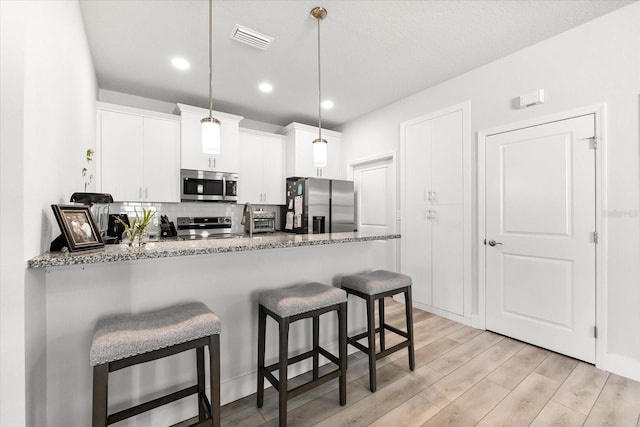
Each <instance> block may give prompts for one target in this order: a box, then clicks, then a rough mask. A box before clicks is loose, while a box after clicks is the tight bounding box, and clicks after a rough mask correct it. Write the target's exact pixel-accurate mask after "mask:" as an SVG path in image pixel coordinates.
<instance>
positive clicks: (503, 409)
mask: <svg viewBox="0 0 640 427" xmlns="http://www.w3.org/2000/svg"><path fill="white" fill-rule="evenodd" d="M386 307H387V308H386V315H387V323H389V324H392V325H395V326H397V327H400V328H402V329H404V321H403V316H404V306H403V305H401V304H398V303H396V302H394V301H393V300H390V299H389V300H388V301H387V303H386ZM363 315H364V313H363ZM414 334H415V341H416V350H415V353H416V354H415V355H416V369H415V371H413V372H411V371H409V364H408V360H407V351H406V350H402V351H399V352H397V353H395V354H393V355H391V356H389V357H387V358H385V359H381V360H379V361H378V369H377V375H378V389H377V392H376V393H371V392H370V391H369V388H368V373H367V372H368V371H367V369H368V366H367V359H366V358H365V357H364V354H363V353H361V352H358V353H356V354H354V355H352V356H350V358H349V369H348V386H347V390H348V396H347V405H346V406H340V405H339V403H338V390H337V385H338V382H337V380H333V381H331V382H329V383H327V384H324V385H322V386H320V387H318V388H316V389H314V390H312V391H310V392H308V393H305V394H303V395H301V396H298V397H297V398H295V399H292V400H290V401H289V414H288V417H289V425H290V426H314V425H317V426H331V427H334V426H347V425H349V426H367V425H372V426H394V427H395V426H445V425H447V426H473V425H479V426H492V427H495V426H527V425H531V426H545V427H546V426H583V425H584V426H630V427H640V383H638V382H635V381H631V380H628V379H625V378H622V377H620V376H617V375H614V374H610V373H608V372H604V371H601V370H599V369H596V368H595V367H594V366H592V365H589V364H587V363H583V362H579V361H577V360H575V359H571V358H568V357H565V356H561V355H559V354H556V353H553V352H550V351H547V350H544V349H541V348H538V347H534V346H531V345H528V344H525V343H522V342H519V341H516V340H513V339H510V338H506V337H503V336H501V335H497V334H494V333H491V332H485V331H479V330H476V329H473V328H470V327H467V326H464V325H461V324H459V323H456V322H452V321H450V320H447V319H444V318H441V317H438V316H436V315H433V314H430V313H425V312H423V311H420V310H414ZM387 337H388V338H387V346H388V347H390V346H391V345H393V344H394V343H395V342H396V341H397V340H396V339H395V337H394V336H393V334H391V333H388V334H387ZM394 340H395V341H394ZM273 357H275V355H273ZM267 358H269V355H268V356H267ZM307 379H308V377H307V376H306V374H305V375H302V376H300V377H298V378H295V379H293V380H290V382H289V383H290V387H291V385H292V384H296V383H299V382H301V381H306V380H307ZM277 421H278V396H277V394H276V393H275V391H274V390H273V388H270V389H268V390H266V391H265V403H264V407H263V408H260V409H258V408H257V407H256V403H255V395H251V396H248V397H246V398H243V399H240V400H238V401H236V402H233V403H230V404H228V405H225V406H224V407H223V408H222V425H223V426H272V425H273V426H277V425H278V424H277Z"/></svg>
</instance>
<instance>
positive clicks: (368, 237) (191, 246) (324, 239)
mask: <svg viewBox="0 0 640 427" xmlns="http://www.w3.org/2000/svg"><path fill="white" fill-rule="evenodd" d="M399 238H400V235H399V234H389V233H366V232H353V233H333V234H329V233H327V234H286V235H282V234H278V235H261V236H254V237H252V238H249V237H242V238H235V239H210V240H195V241H169V242H162V241H159V242H152V243H147V244H146V245H144V246H143V247H141V248H132V249H130V248H129V247H128V246H126V245H107V246H105V248H104V249H99V250H95V251H86V252H76V253H68V252H46V253H44V254H42V255H39V256H37V257H35V258H32V259H30V260H29V261H28V262H27V264H28V267H29V268H43V267H58V266H65V265H77V264H97V263H103V262H119V261H135V260H139V259H152V258H167V257H180V256H189V255H203V254H216V253H226V252H245V251H256V250H264V249H278V248H294V247H302V246H314V245H333V244H341V243H354V242H367V241H372V240H389V239H399Z"/></svg>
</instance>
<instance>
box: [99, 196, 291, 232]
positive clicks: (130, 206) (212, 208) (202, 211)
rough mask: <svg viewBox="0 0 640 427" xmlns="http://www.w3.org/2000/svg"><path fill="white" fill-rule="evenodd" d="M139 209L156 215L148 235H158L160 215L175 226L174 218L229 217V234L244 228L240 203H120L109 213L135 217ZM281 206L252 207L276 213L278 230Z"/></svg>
mask: <svg viewBox="0 0 640 427" xmlns="http://www.w3.org/2000/svg"><path fill="white" fill-rule="evenodd" d="M141 208H145V209H149V208H151V209H154V210H155V211H156V215H155V216H154V217H153V221H152V224H151V225H150V226H149V228H148V231H149V234H151V235H153V234H159V232H160V225H159V224H160V215H166V216H167V217H168V218H169V221H173V223H174V224H175V223H176V222H177V221H176V218H178V217H182V216H186V217H194V216H230V217H231V224H232V228H231V232H232V233H241V232H243V231H244V227H243V226H242V225H241V224H240V221H241V220H242V211H243V209H244V204H241V203H218V202H213V203H209V202H182V203H146V202H120V203H112V204H111V205H109V213H110V214H117V213H126V214H127V215H128V216H129V217H135V215H136V212H135V211H136V209H137V210H138V212H140V213H141ZM281 208H282V207H281V206H279V205H253V209H254V210H258V209H263V210H265V211H267V212H275V213H276V228H277V229H280V223H281V221H280V215H281Z"/></svg>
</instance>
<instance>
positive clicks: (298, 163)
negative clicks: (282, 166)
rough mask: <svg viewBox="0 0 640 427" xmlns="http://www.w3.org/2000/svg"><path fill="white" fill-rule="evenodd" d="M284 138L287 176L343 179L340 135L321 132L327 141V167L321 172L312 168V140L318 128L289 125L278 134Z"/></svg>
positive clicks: (331, 132) (344, 173)
mask: <svg viewBox="0 0 640 427" xmlns="http://www.w3.org/2000/svg"><path fill="white" fill-rule="evenodd" d="M280 133H282V134H283V135H285V136H286V143H287V169H286V170H287V176H288V177H289V176H300V177H322V178H327V179H345V177H346V171H345V168H344V167H343V166H342V164H341V161H342V148H341V145H340V141H341V139H342V134H341V133H340V132H334V131H330V130H325V129H323V130H322V138H323V139H326V140H327V166H326V167H324V168H322V170H321V171H319V170H318V169H316V168H315V167H314V166H313V140H314V139H317V138H318V128H317V127H314V126H307V125H303V124H300V123H291V124H290V125H288V126H287V127H285V128H284V129H282V131H281V132H280Z"/></svg>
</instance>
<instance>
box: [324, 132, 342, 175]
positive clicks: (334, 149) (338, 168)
mask: <svg viewBox="0 0 640 427" xmlns="http://www.w3.org/2000/svg"><path fill="white" fill-rule="evenodd" d="M323 138H324V139H326V140H327V167H325V168H323V171H322V177H323V178H329V179H345V178H346V175H347V174H346V171H345V170H344V168H343V167H342V165H341V163H340V162H341V160H342V156H341V154H342V150H341V148H342V147H341V146H340V138H336V137H334V136H323Z"/></svg>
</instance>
